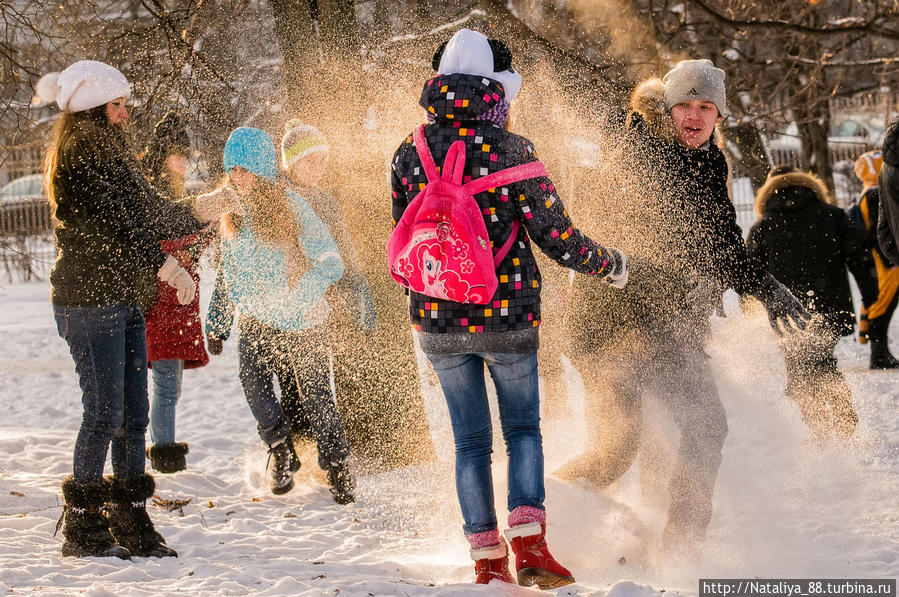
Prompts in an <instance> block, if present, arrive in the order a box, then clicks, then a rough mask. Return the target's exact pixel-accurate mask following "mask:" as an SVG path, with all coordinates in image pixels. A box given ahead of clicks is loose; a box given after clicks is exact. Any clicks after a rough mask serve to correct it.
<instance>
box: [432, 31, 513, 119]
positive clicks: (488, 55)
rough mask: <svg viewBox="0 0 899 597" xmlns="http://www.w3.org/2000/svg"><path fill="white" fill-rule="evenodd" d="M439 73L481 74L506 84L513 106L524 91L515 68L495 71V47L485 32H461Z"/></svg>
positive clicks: (451, 43)
mask: <svg viewBox="0 0 899 597" xmlns="http://www.w3.org/2000/svg"><path fill="white" fill-rule="evenodd" d="M437 72H438V73H440V74H441V75H450V74H453V73H462V74H466V75H480V76H482V77H487V78H490V79H493V80H495V81H499V82H500V83H502V86H503V90H504V91H505V97H506V101H507V102H508V103H510V104H511V103H512V100H513V99H515V96H516V95H518V92H519V90H521V75H520V74H518V73H517V72H516V71H515V70H514V69H512V68H509V69H508V70H502V71H499V72H497V71H495V70H494V61H493V48H492V47H491V46H490V41H489V40H488V39H487V38H486V37H485V36H484V35H482V34H481V33H478V32H477V31H472V30H471V29H460V30H459V31H458V32H457V33H456V34H455V35H454V36H453V37H452V38H451V39H450V40H449V42H448V43H447V44H446V49H445V50H444V51H443V56H441V57H440V65H439V66H438V67H437Z"/></svg>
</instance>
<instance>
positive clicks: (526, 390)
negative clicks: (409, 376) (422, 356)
mask: <svg viewBox="0 0 899 597" xmlns="http://www.w3.org/2000/svg"><path fill="white" fill-rule="evenodd" d="M428 359H429V360H430V361H431V364H432V365H433V366H434V370H435V371H436V372H437V378H438V379H439V380H440V387H442V388H443V394H444V396H445V397H446V404H447V406H448V407H449V415H450V421H451V422H452V427H453V437H454V438H455V444H456V493H457V494H458V496H459V505H460V506H461V508H462V518H463V520H464V521H465V524H464V525H463V526H462V529H463V531H464V532H465V534H471V533H481V532H483V531H491V530H493V529H496V528H497V524H496V511H495V508H494V505H493V504H494V499H493V478H492V475H491V469H490V466H491V454H492V453H493V427H492V424H491V420H490V407H489V406H488V404H487V388H486V385H485V381H484V364H485V363H486V365H487V369H489V371H490V376H491V377H492V378H493V383H494V385H495V386H496V394H497V398H498V402H499V419H500V425H501V427H502V432H503V440H504V441H505V442H506V454H508V456H509V487H508V495H507V503H508V508H509V511H512V510H513V509H515V508H517V507H518V506H534V507H536V508H540V509H543V499H544V497H545V491H544V487H543V439H542V437H541V435H540V398H539V395H538V385H537V353H529V354H504V353H474V354H429V355H428Z"/></svg>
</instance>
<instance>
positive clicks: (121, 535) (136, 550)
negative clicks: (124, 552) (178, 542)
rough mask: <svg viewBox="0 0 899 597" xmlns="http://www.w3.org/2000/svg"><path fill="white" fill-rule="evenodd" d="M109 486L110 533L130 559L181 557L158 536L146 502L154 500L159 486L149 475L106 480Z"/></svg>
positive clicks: (108, 478) (108, 514)
mask: <svg viewBox="0 0 899 597" xmlns="http://www.w3.org/2000/svg"><path fill="white" fill-rule="evenodd" d="M107 481H108V482H109V487H110V492H109V504H108V509H107V516H108V517H109V530H110V531H111V532H112V536H113V537H115V539H116V541H118V542H119V545H122V546H124V547H126V548H127V549H128V551H130V552H131V555H135V556H139V557H144V558H165V557H178V553H177V552H176V551H175V550H174V549H172V548H171V547H169V546H168V545H166V544H165V539H163V538H162V535H160V534H159V533H157V532H156V529H155V528H154V527H153V522H152V521H151V520H150V515H149V514H147V503H146V502H147V500H148V499H150V498H151V497H153V491H154V490H155V489H156V482H155V481H154V480H153V477H152V476H150V475H147V474H143V475H134V476H130V477H116V476H113V477H107Z"/></svg>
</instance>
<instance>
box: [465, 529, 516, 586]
mask: <svg viewBox="0 0 899 597" xmlns="http://www.w3.org/2000/svg"><path fill="white" fill-rule="evenodd" d="M469 553H471V559H472V560H474V571H475V573H476V574H477V577H476V578H475V581H474V582H475V584H477V585H486V584H490V581H493V580H498V581H500V582H505V583H509V584H511V585H514V584H518V583H516V582H515V579H514V578H513V577H512V573H511V572H509V548H508V547H507V546H506V542H505V541H503V540H502V539H501V538H500V539H499V543H497V544H496V545H488V546H487V547H480V548H478V549H474V548H472V549H471V551H470V552H469Z"/></svg>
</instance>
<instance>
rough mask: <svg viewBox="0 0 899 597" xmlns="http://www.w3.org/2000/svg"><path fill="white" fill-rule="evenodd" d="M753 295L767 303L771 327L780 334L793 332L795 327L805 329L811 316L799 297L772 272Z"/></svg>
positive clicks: (766, 307) (766, 275) (764, 303)
mask: <svg viewBox="0 0 899 597" xmlns="http://www.w3.org/2000/svg"><path fill="white" fill-rule="evenodd" d="M753 296H755V298H757V299H758V300H760V301H762V304H763V305H765V309H766V310H767V311H768V321H770V322H771V328H772V329H773V330H774V333H775V334H777V335H778V336H782V335H783V332H784V331H788V332H792V331H794V328H795V330H804V329H805V326H806V324H807V323H808V320H809V319H810V318H811V315H809V312H808V311H806V310H805V307H803V306H802V303H800V302H799V299H798V298H796V297H795V296H793V293H792V292H790V290H789V289H788V288H787V287H786V286H784V285H783V284H781V283H780V282H778V281H777V280H776V279H775V278H774V276H772V275H771V274H765V278H764V279H763V280H762V287H761V288H760V289H759V291H758V292H756V293H755V294H753ZM778 322H780V325H778ZM781 326H783V329H781Z"/></svg>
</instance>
